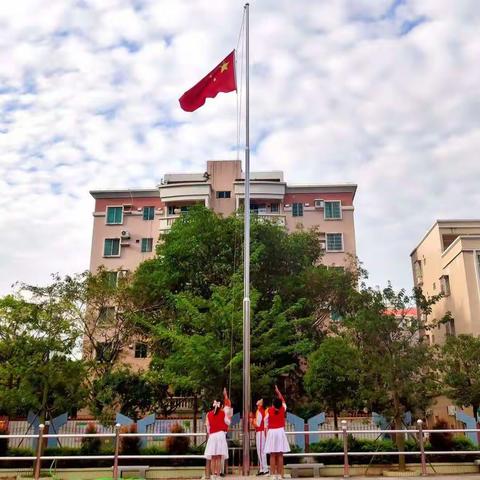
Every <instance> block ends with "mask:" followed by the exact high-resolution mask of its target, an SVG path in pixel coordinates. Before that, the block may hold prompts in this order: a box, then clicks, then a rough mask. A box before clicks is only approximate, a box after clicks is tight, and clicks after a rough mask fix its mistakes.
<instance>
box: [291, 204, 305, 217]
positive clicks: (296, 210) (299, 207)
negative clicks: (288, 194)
mask: <svg viewBox="0 0 480 480" xmlns="http://www.w3.org/2000/svg"><path fill="white" fill-rule="evenodd" d="M292 215H293V216H294V217H303V203H294V204H293V205H292Z"/></svg>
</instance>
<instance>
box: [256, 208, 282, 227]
mask: <svg viewBox="0 0 480 480" xmlns="http://www.w3.org/2000/svg"><path fill="white" fill-rule="evenodd" d="M251 214H252V216H253V215H255V216H257V217H258V219H259V220H261V221H266V222H272V223H275V224H277V225H282V226H283V227H284V226H285V225H286V224H287V217H286V215H284V214H283V213H267V212H258V213H257V212H255V211H252V212H251Z"/></svg>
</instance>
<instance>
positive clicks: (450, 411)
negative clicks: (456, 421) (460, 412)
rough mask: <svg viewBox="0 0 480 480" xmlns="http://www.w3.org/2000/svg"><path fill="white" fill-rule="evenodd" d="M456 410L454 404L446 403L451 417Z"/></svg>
mask: <svg viewBox="0 0 480 480" xmlns="http://www.w3.org/2000/svg"><path fill="white" fill-rule="evenodd" d="M456 412H457V407H455V405H448V406H447V413H448V414H449V415H451V416H452V417H454V416H455V413H456Z"/></svg>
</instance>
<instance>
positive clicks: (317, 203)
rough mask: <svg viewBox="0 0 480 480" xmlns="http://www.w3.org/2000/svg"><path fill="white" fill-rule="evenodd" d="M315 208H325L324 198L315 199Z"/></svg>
mask: <svg viewBox="0 0 480 480" xmlns="http://www.w3.org/2000/svg"><path fill="white" fill-rule="evenodd" d="M314 205H315V208H323V207H324V206H325V202H324V200H315V202H314Z"/></svg>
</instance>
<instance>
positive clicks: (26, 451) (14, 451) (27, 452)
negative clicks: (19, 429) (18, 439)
mask: <svg viewBox="0 0 480 480" xmlns="http://www.w3.org/2000/svg"><path fill="white" fill-rule="evenodd" d="M8 456H9V457H33V456H35V452H34V451H33V450H32V449H31V448H21V447H16V448H10V449H9V450H8Z"/></svg>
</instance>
